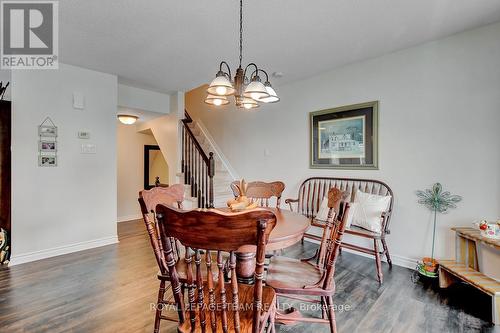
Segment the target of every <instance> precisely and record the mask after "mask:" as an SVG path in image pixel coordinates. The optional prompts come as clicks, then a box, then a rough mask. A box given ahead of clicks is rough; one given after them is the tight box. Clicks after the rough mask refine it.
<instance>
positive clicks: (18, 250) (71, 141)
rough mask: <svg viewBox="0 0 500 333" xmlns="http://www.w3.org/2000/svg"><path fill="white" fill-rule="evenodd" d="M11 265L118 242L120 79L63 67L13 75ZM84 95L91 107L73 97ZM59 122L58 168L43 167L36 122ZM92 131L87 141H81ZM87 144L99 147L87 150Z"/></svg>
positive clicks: (61, 65) (57, 123)
mask: <svg viewBox="0 0 500 333" xmlns="http://www.w3.org/2000/svg"><path fill="white" fill-rule="evenodd" d="M12 81H13V84H12V85H13V89H12V99H13V120H12V262H11V263H12V264H16V263H21V262H25V261H31V260H36V259H40V258H44V257H49V256H53V255H57V254H63V253H67V252H72V251H77V250H81V249H85V248H90V247H95V246H99V245H105V244H110V243H114V242H117V233H116V205H117V204H116V197H117V195H116V188H117V184H116V104H117V79H116V76H113V75H109V74H103V73H99V72H95V71H90V70H86V69H82V68H78V67H73V66H68V65H64V64H60V66H59V70H31V71H28V70H19V71H13V72H12ZM74 91H78V92H81V93H83V94H84V96H85V110H75V109H73V107H72V94H73V92H74ZM46 116H50V117H51V118H52V120H53V121H54V122H55V124H56V125H57V126H58V131H59V137H58V139H57V140H58V143H59V152H58V157H59V161H58V164H59V165H58V166H57V167H54V168H47V167H46V168H41V167H38V161H37V159H38V139H39V137H38V133H37V127H38V125H39V124H40V123H41V122H42V121H43V120H44V118H45V117H46ZM79 130H86V131H90V133H91V138H90V139H89V140H80V139H78V138H77V132H78V131H79ZM82 143H93V144H95V145H96V146H97V153H96V154H81V153H80V150H81V144H82Z"/></svg>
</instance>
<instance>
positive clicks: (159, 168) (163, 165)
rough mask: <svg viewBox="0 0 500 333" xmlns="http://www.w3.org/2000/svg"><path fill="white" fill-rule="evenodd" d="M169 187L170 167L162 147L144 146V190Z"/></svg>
mask: <svg viewBox="0 0 500 333" xmlns="http://www.w3.org/2000/svg"><path fill="white" fill-rule="evenodd" d="M155 186H163V187H167V186H168V165H167V161H165V157H164V156H163V154H162V152H161V150H160V147H159V146H156V145H144V189H146V190H149V189H151V188H153V187H155Z"/></svg>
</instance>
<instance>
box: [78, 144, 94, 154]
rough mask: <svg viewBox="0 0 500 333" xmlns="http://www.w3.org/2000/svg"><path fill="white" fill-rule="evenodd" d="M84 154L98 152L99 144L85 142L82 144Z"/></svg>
mask: <svg viewBox="0 0 500 333" xmlns="http://www.w3.org/2000/svg"><path fill="white" fill-rule="evenodd" d="M81 152H82V154H96V153H97V146H96V145H95V144H93V143H84V144H82V151H81Z"/></svg>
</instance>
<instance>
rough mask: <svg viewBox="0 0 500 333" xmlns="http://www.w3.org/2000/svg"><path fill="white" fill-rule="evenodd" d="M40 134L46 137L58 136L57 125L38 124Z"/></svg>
mask: <svg viewBox="0 0 500 333" xmlns="http://www.w3.org/2000/svg"><path fill="white" fill-rule="evenodd" d="M38 135H39V136H45V137H57V127H55V126H46V125H40V126H38Z"/></svg>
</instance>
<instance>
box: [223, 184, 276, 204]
mask: <svg viewBox="0 0 500 333" xmlns="http://www.w3.org/2000/svg"><path fill="white" fill-rule="evenodd" d="M246 185H247V189H246V196H247V197H248V198H249V199H250V200H251V201H252V202H255V201H257V203H258V204H259V206H261V207H269V202H270V200H272V198H273V197H275V198H276V208H279V207H280V204H281V194H282V193H283V191H284V190H285V183H283V182H280V181H275V182H270V183H266V182H261V181H254V182H250V183H247V184H246ZM239 186H240V181H238V180H237V181H234V182H232V183H231V190H232V191H233V195H234V197H235V198H237V197H239V196H240V188H239Z"/></svg>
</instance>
